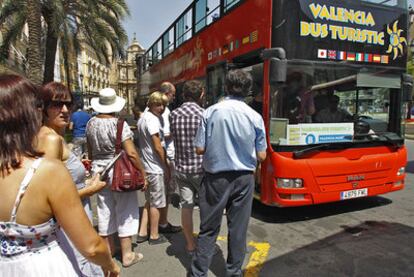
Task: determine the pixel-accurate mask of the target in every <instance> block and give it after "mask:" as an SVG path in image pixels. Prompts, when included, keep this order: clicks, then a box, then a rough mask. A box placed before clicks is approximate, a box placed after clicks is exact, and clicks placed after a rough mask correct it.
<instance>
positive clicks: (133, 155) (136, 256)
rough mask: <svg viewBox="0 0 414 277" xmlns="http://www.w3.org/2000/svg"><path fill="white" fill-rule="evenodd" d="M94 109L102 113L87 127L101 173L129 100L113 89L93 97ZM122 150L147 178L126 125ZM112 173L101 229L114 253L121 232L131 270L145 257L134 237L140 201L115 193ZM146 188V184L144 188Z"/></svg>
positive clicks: (101, 207) (101, 206)
mask: <svg viewBox="0 0 414 277" xmlns="http://www.w3.org/2000/svg"><path fill="white" fill-rule="evenodd" d="M91 106H92V108H93V109H94V110H95V111H96V112H97V113H98V115H97V116H95V117H93V118H92V119H91V120H90V121H89V122H88V125H87V126H86V137H87V144H88V153H89V158H90V159H91V160H92V172H93V173H94V172H100V171H101V170H102V169H103V168H104V167H105V166H106V165H107V163H108V162H109V161H110V160H111V159H112V158H113V157H114V155H115V141H116V132H117V122H118V118H117V117H116V113H118V112H120V111H121V110H122V109H123V108H124V106H125V99H123V98H122V97H119V96H117V95H116V92H115V90H113V89H112V88H104V89H102V90H101V91H100V92H99V97H96V98H92V100H91ZM121 140H122V149H123V150H124V151H125V152H126V153H127V155H128V157H129V159H130V160H131V162H132V163H133V164H134V166H135V168H136V169H137V170H139V171H140V172H141V174H142V175H143V176H144V177H145V176H146V174H145V170H144V167H143V165H142V163H141V160H140V157H139V155H138V153H137V151H136V149H135V146H134V143H133V133H132V131H131V129H130V128H129V126H128V124H126V123H125V122H124V125H123V130H122V139H121ZM111 180H112V172H111V173H110V175H109V177H108V180H107V183H108V186H107V187H105V188H104V189H103V190H102V191H100V192H99V193H98V208H97V210H98V230H99V234H100V235H101V236H102V237H103V238H105V239H106V241H107V243H108V245H109V247H110V249H111V252H112V253H114V241H113V238H112V235H113V234H114V233H116V232H118V236H119V240H120V242H121V251H122V265H123V266H124V267H129V266H131V265H133V264H135V263H137V262H138V261H140V260H141V259H142V258H143V255H142V254H141V253H135V252H133V251H132V243H131V237H132V236H133V235H135V234H136V233H137V230H138V224H139V209H138V198H137V193H136V192H135V191H132V192H122V193H117V192H113V191H111V189H110V186H111ZM145 188H146V184H145V186H144V189H145Z"/></svg>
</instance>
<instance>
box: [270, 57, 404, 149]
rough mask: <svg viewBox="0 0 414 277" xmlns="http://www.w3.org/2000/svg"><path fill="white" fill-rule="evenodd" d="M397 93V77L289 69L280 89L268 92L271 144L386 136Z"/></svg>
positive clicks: (326, 69) (301, 67) (336, 69)
mask: <svg viewBox="0 0 414 277" xmlns="http://www.w3.org/2000/svg"><path fill="white" fill-rule="evenodd" d="M400 87H401V80H400V76H399V75H392V74H387V72H380V71H376V72H375V71H373V72H370V71H368V70H367V69H358V68H352V67H346V66H340V65H331V66H327V65H323V66H322V65H316V64H311V65H306V64H291V65H290V66H289V70H288V76H287V82H286V84H285V85H284V86H283V87H279V88H272V91H271V100H270V101H271V103H270V113H271V114H270V115H271V118H270V139H271V142H272V143H276V144H278V145H286V146H289V145H308V144H316V143H336V142H353V141H358V142H361V140H364V139H365V140H366V136H367V135H381V134H384V133H387V132H390V131H392V130H391V129H392V128H391V127H390V126H391V124H390V117H391V116H390V115H392V114H396V111H395V110H394V109H393V107H398V106H399V105H398V102H397V101H399V100H398V99H399V98H398V97H397V96H398V89H400ZM393 104H394V105H393Z"/></svg>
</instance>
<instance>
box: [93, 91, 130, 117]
mask: <svg viewBox="0 0 414 277" xmlns="http://www.w3.org/2000/svg"><path fill="white" fill-rule="evenodd" d="M91 106H92V109H94V110H95V111H96V112H98V113H117V112H119V111H121V110H122V108H123V107H124V106H125V99H124V98H122V97H119V96H117V95H116V92H115V90H114V89H112V88H104V89H101V90H100V91H99V97H94V98H92V99H91Z"/></svg>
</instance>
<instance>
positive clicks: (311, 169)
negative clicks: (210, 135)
mask: <svg viewBox="0 0 414 277" xmlns="http://www.w3.org/2000/svg"><path fill="white" fill-rule="evenodd" d="M407 29H408V9H407V1H402V0H388V1H387V0H347V1H340V0H330V1H327V0H289V1H286V0H244V1H243V0H197V1H194V2H193V3H192V4H191V5H190V6H189V7H188V8H187V9H186V10H185V11H184V12H183V13H182V14H181V15H180V16H179V17H178V18H177V19H176V20H175V22H173V24H172V25H171V26H170V27H169V28H168V29H167V30H166V31H165V32H164V33H163V34H162V35H161V36H160V37H159V39H158V40H157V41H156V42H155V43H154V44H153V45H152V46H151V48H150V49H149V50H148V51H147V52H146V53H145V56H143V57H142V58H141V59H139V60H140V62H139V63H138V64H139V66H138V67H139V68H138V72H140V85H141V89H140V93H141V95H145V94H148V93H149V92H150V91H152V90H155V89H156V88H157V87H158V85H159V84H160V83H161V82H162V81H167V80H168V81H171V82H173V83H174V84H176V87H177V91H178V95H179V93H180V89H181V86H182V84H183V82H185V81H186V80H190V79H198V80H201V81H203V82H204V83H205V86H206V90H207V96H206V99H205V104H206V106H208V105H211V104H214V103H215V102H217V101H219V100H220V98H221V97H222V96H223V95H224V94H225V92H224V79H225V75H226V72H227V71H228V70H230V69H233V68H241V69H243V70H246V71H249V72H250V73H251V75H252V76H253V79H254V85H253V89H252V93H251V96H250V97H248V98H246V101H247V102H248V103H249V104H250V105H251V106H252V107H253V108H255V109H256V110H257V111H258V112H259V113H261V114H262V116H263V118H264V121H265V126H266V133H267V142H268V148H267V152H268V155H267V156H268V158H267V159H266V161H265V162H263V163H262V164H261V167H260V170H259V172H258V178H257V184H256V189H255V191H256V197H257V198H258V199H260V201H261V202H262V203H265V204H267V205H277V206H282V207H287V206H301V205H312V204H318V203H326V202H333V201H341V200H346V199H352V198H357V197H367V196H373V195H379V194H384V193H388V192H392V191H396V190H400V189H402V188H403V187H404V178H405V164H406V157H407V154H406V148H405V146H404V140H403V138H402V135H401V133H402V127H401V123H402V118H403V117H404V109H405V108H406V101H408V100H411V89H412V78H410V77H409V76H408V75H406V74H405V68H406V60H407ZM178 99H179V97H178ZM177 101H179V100H177ZM176 104H179V103H176Z"/></svg>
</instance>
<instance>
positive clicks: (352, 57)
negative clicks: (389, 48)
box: [318, 49, 390, 64]
mask: <svg viewBox="0 0 414 277" xmlns="http://www.w3.org/2000/svg"><path fill="white" fill-rule="evenodd" d="M318 58H319V59H329V60H338V61H356V62H366V63H372V62H374V63H382V64H388V63H389V61H390V56H389V55H379V54H370V53H354V52H345V51H337V50H328V49H318Z"/></svg>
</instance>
